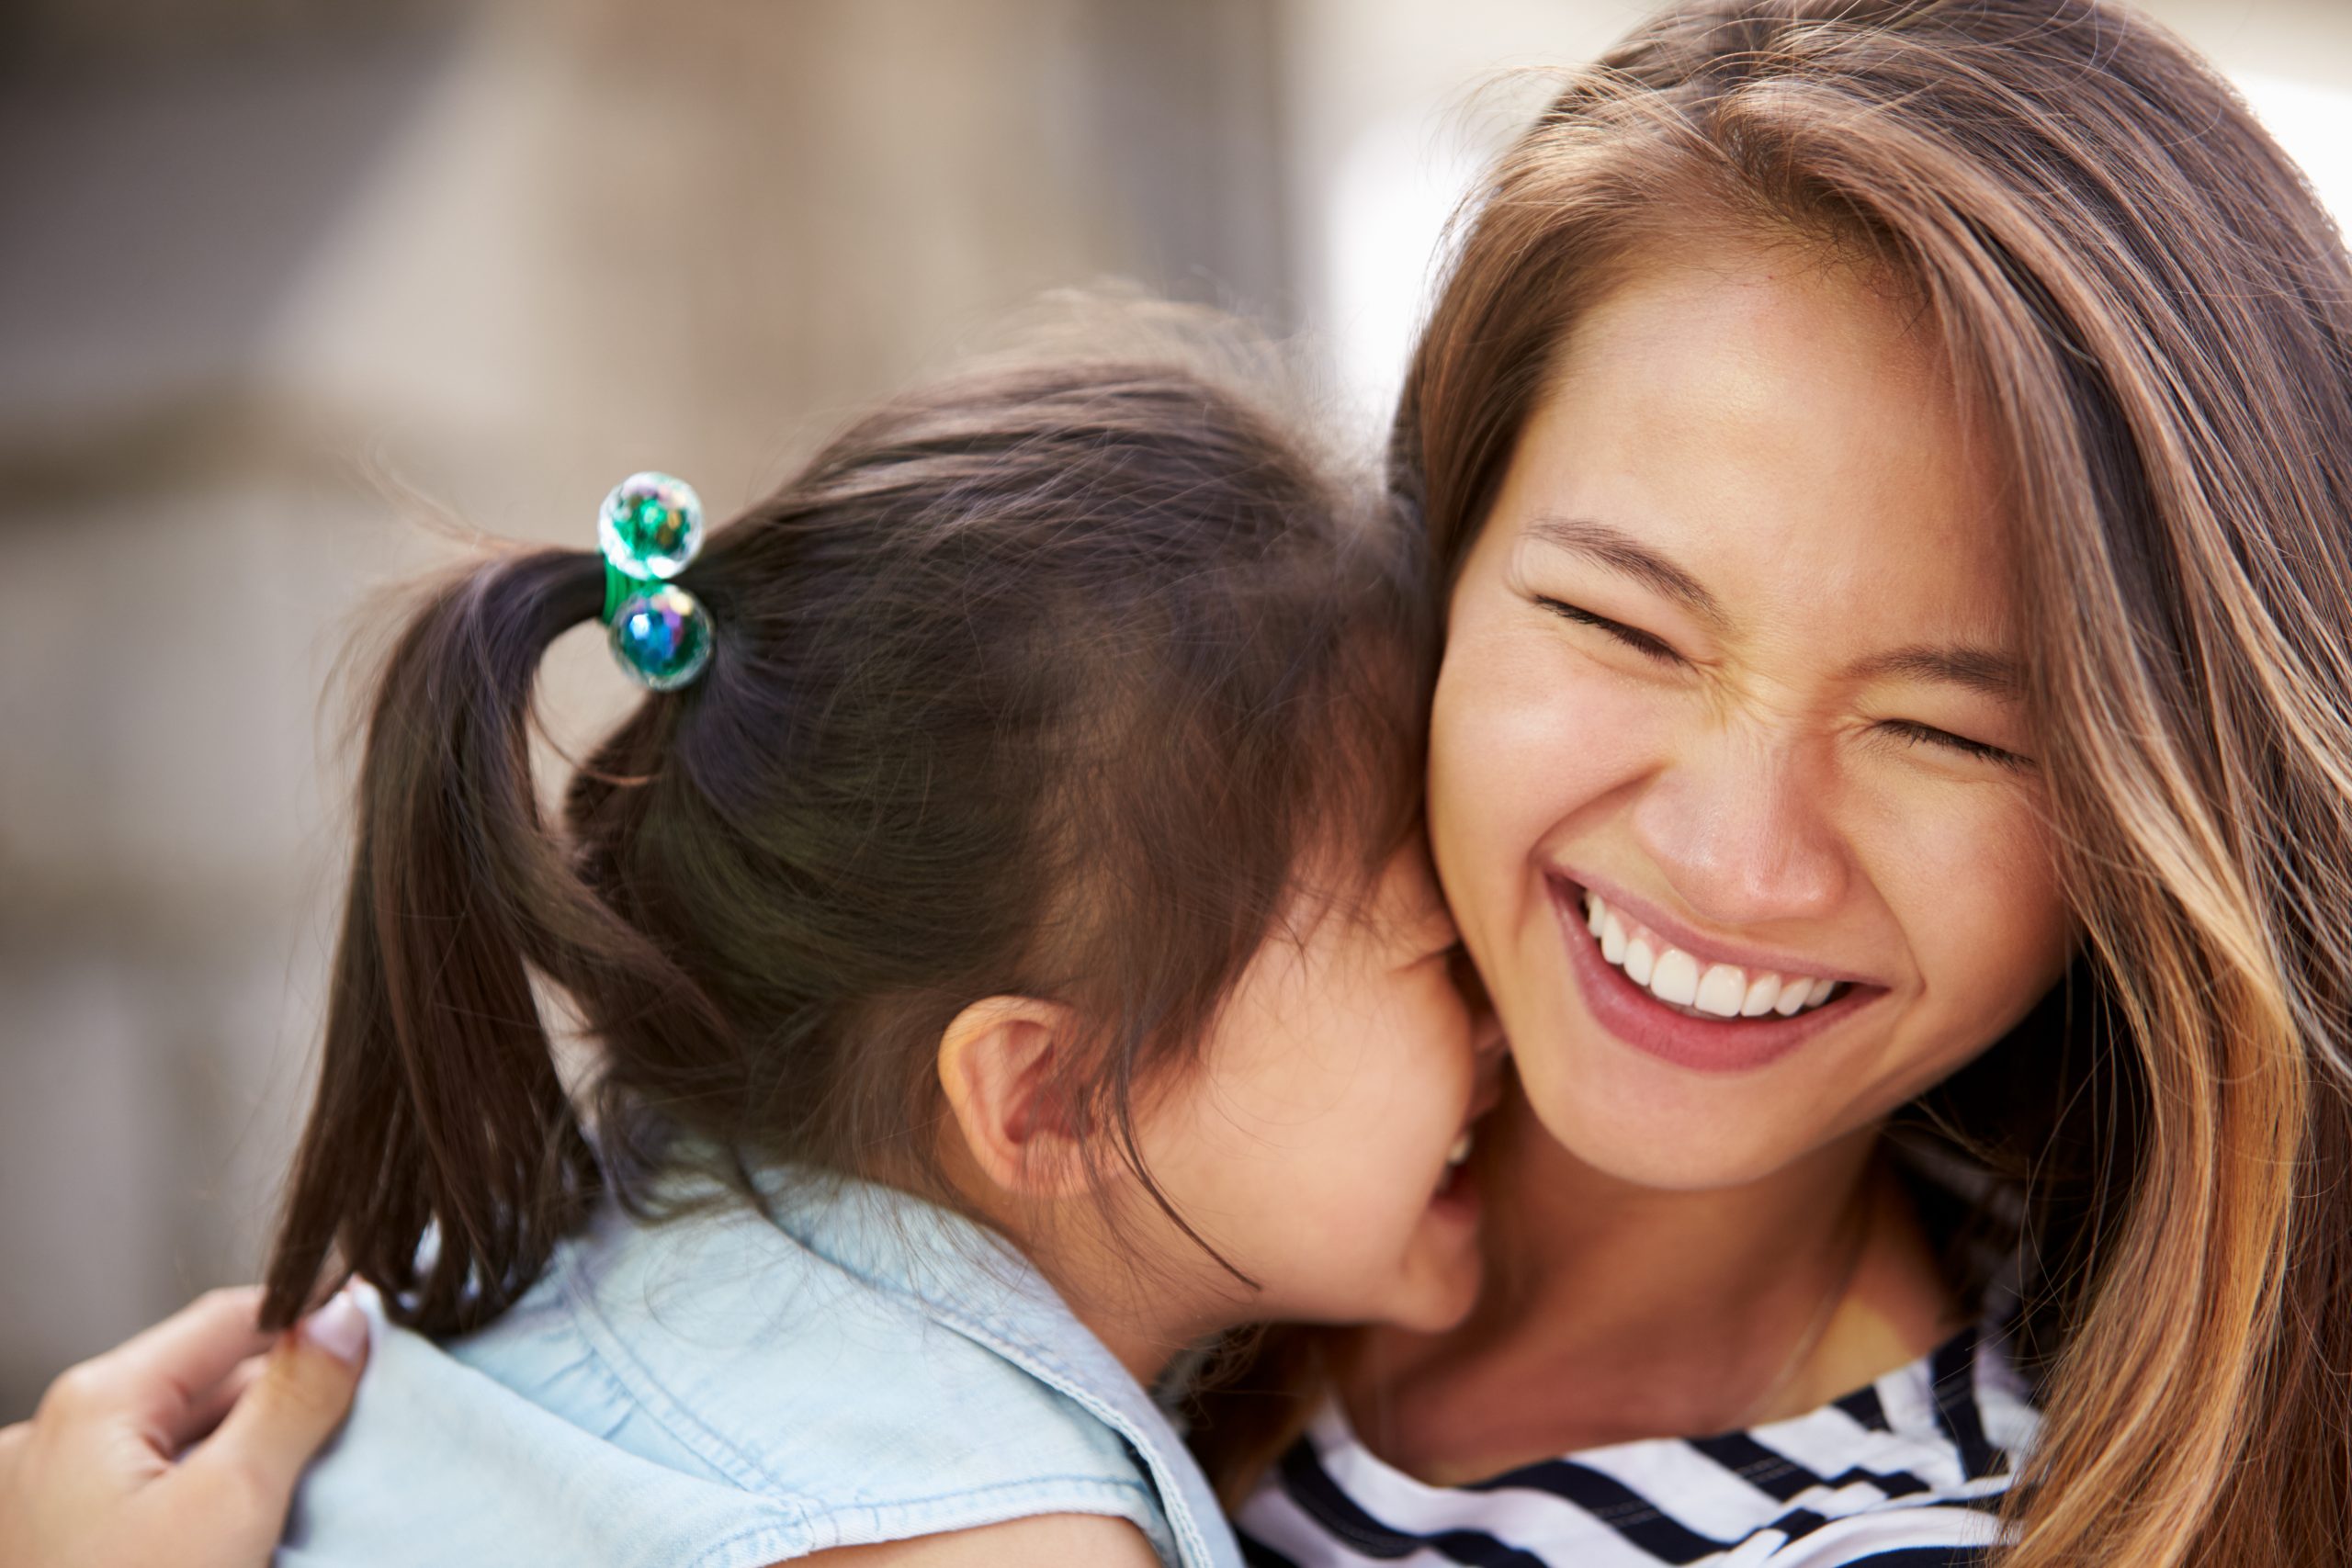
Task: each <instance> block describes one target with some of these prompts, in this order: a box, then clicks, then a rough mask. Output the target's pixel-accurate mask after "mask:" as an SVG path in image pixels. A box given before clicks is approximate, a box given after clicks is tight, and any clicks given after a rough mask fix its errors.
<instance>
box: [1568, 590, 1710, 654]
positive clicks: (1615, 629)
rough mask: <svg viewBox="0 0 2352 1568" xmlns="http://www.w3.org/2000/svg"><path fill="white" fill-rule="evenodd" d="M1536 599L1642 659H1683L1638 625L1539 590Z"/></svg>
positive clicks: (1667, 645)
mask: <svg viewBox="0 0 2352 1568" xmlns="http://www.w3.org/2000/svg"><path fill="white" fill-rule="evenodd" d="M1535 602H1536V603H1537V604H1541V605H1542V606H1543V607H1544V608H1545V609H1546V610H1549V611H1551V612H1552V614H1554V615H1557V616H1559V617H1560V618H1561V619H1562V620H1564V621H1573V622H1575V623H1576V624H1577V626H1590V627H1592V629H1593V630H1595V631H1597V632H1600V634H1602V635H1603V636H1605V637H1611V638H1613V639H1615V640H1616V641H1618V642H1621V643H1623V644H1624V645H1625V646H1626V647H1627V648H1630V649H1633V650H1634V652H1636V653H1638V654H1640V655H1642V656H1643V657H1644V658H1645V659H1654V660H1657V661H1658V662H1659V663H1661V664H1679V663H1681V662H1682V656H1681V655H1680V654H1679V653H1677V652H1676V651H1675V650H1674V648H1673V645H1672V644H1670V643H1668V642H1667V641H1666V639H1665V638H1663V637H1657V636H1655V635H1653V634H1651V633H1649V632H1645V631H1644V630H1642V629H1641V628H1640V627H1639V626H1627V625H1625V623H1624V622H1623V621H1612V620H1611V619H1610V618H1609V617H1608V616H1606V615H1594V614H1593V613H1592V612H1591V611H1590V610H1588V609H1585V608H1584V607H1583V606H1582V605H1579V604H1569V603H1568V602H1567V601H1566V600H1565V599H1553V598H1549V597H1547V596H1545V595H1544V594H1541V593H1539V594H1537V595H1536V596H1535Z"/></svg>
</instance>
